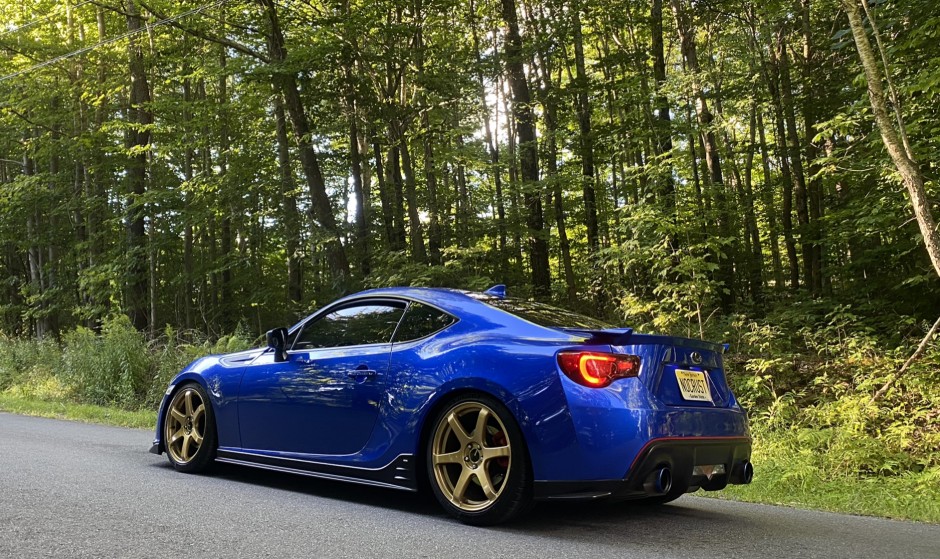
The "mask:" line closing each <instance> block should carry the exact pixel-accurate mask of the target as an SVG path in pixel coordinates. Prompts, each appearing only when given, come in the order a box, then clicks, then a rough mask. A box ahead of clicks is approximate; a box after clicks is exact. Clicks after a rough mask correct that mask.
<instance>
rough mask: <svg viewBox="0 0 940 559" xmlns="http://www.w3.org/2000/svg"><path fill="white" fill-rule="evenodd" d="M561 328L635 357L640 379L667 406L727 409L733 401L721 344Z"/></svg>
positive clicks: (611, 330)
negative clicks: (638, 365) (637, 358)
mask: <svg viewBox="0 0 940 559" xmlns="http://www.w3.org/2000/svg"><path fill="white" fill-rule="evenodd" d="M565 331H566V332H571V333H577V334H580V335H584V336H586V337H587V338H588V339H587V340H586V341H585V343H587V344H605V345H609V346H610V347H611V350H612V351H613V352H615V353H624V354H629V355H636V356H638V357H639V358H640V361H641V364H640V374H639V379H640V381H641V382H643V384H644V385H645V386H646V388H647V389H649V391H650V392H651V393H652V394H653V395H655V396H656V397H657V398H658V399H659V400H660V401H662V403H663V404H665V405H667V406H685V407H705V408H710V407H717V408H727V407H731V406H732V405H733V404H734V398H733V396H732V394H731V389H730V387H729V386H728V382H727V379H726V377H725V370H724V360H723V358H722V357H723V355H722V354H723V353H724V348H723V346H722V345H721V344H716V343H712V342H706V341H704V340H697V339H693V338H681V337H674V336H658V335H651V334H637V333H635V332H633V330H632V329H630V328H608V329H603V330H587V329H568V328H566V329H565ZM705 386H707V398H708V399H707V400H706V399H705V396H704V395H705V389H704V387H705ZM697 398H698V399H697ZM709 400H710V401H709Z"/></svg>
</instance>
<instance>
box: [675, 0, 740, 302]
mask: <svg viewBox="0 0 940 559" xmlns="http://www.w3.org/2000/svg"><path fill="white" fill-rule="evenodd" d="M672 9H673V12H674V13H675V16H676V28H677V31H678V33H679V41H680V43H681V50H682V56H683V58H684V59H685V63H686V68H687V69H688V71H689V73H690V74H691V77H692V80H691V85H692V95H693V97H694V98H695V110H696V115H697V117H698V124H699V129H700V135H701V138H702V143H703V145H704V147H705V164H706V166H707V167H708V176H709V185H710V186H711V189H710V192H711V193H712V195H713V197H714V199H715V206H716V207H717V221H718V233H719V235H720V236H721V237H722V238H723V239H726V240H730V239H732V236H731V215H730V213H729V211H728V205H727V202H726V201H725V191H724V188H725V181H724V176H723V174H722V169H721V156H720V152H719V149H718V141H717V140H716V139H715V132H714V131H713V130H712V129H711V124H712V120H713V119H714V117H713V116H712V113H711V111H709V109H708V103H707V101H706V99H705V92H704V89H703V86H702V84H701V82H700V68H699V62H698V49H697V47H696V44H695V29H694V27H693V26H692V21H691V16H690V15H689V13H688V11H687V10H686V8H685V6H683V5H682V2H681V0H672ZM717 256H718V274H717V275H716V277H715V279H716V280H718V282H719V283H721V284H722V285H723V288H722V289H720V293H719V299H720V302H721V307H722V308H723V309H725V310H726V311H727V310H730V309H731V307H732V305H733V304H734V262H733V259H732V258H731V257H730V256H731V255H724V254H719V255H717Z"/></svg>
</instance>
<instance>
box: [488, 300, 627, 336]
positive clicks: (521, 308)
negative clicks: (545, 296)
mask: <svg viewBox="0 0 940 559" xmlns="http://www.w3.org/2000/svg"><path fill="white" fill-rule="evenodd" d="M481 300H482V301H483V302H484V303H486V304H487V305H490V306H491V307H496V308H497V309H499V310H502V311H506V312H508V313H510V314H514V315H516V316H518V317H519V318H522V319H524V320H528V321H529V322H533V323H535V324H538V325H539V326H545V327H547V328H584V329H588V330H603V329H605V328H613V326H612V325H610V324H608V323H606V322H604V321H603V320H598V319H596V318H591V317H590V316H584V315H583V314H578V313H576V312H573V311H569V310H565V309H560V308H558V307H553V306H552V305H546V304H545V303H536V302H535V301H525V300H522V299H512V298H506V299H499V298H497V297H488V298H485V299H484V298H481Z"/></svg>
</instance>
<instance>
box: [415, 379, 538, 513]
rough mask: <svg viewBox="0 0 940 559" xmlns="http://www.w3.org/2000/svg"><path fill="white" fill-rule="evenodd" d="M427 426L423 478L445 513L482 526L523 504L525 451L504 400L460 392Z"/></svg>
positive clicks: (528, 486) (528, 489)
mask: <svg viewBox="0 0 940 559" xmlns="http://www.w3.org/2000/svg"><path fill="white" fill-rule="evenodd" d="M433 425H434V429H433V430H432V431H431V435H430V437H429V440H428V449H427V470H428V478H429V481H430V483H431V489H432V491H433V492H434V496H435V497H437V500H438V501H439V502H440V503H441V505H442V506H443V507H444V508H445V509H446V510H447V512H449V513H450V514H451V515H452V516H454V517H456V518H457V519H459V520H460V521H462V522H465V523H467V524H474V525H478V526H482V525H491V524H498V523H500V522H506V521H508V520H511V519H513V518H515V517H517V516H518V515H520V514H521V513H523V512H525V511H526V510H527V509H528V507H529V505H530V504H531V502H532V481H531V475H530V473H529V463H528V462H529V460H528V453H527V450H526V447H525V441H524V439H523V437H522V432H521V431H520V429H519V427H518V426H517V425H516V422H515V420H514V419H513V417H512V415H511V414H510V413H509V410H508V409H506V407H505V406H504V405H502V404H501V403H500V402H499V401H497V400H496V399H494V398H491V397H489V396H484V395H471V396H464V397H461V398H458V399H456V400H454V401H453V402H451V403H450V405H448V406H446V407H444V409H443V410H442V411H441V413H439V414H438V415H437V417H436V418H435V419H434V423H433Z"/></svg>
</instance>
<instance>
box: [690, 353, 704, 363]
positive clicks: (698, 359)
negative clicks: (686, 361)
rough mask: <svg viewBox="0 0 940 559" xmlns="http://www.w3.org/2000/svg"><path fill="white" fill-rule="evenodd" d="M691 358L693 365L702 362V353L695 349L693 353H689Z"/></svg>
mask: <svg viewBox="0 0 940 559" xmlns="http://www.w3.org/2000/svg"><path fill="white" fill-rule="evenodd" d="M689 358H690V359H691V360H692V364H693V365H701V364H702V354H701V353H699V352H697V351H693V352H692V354H691V355H689Z"/></svg>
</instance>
